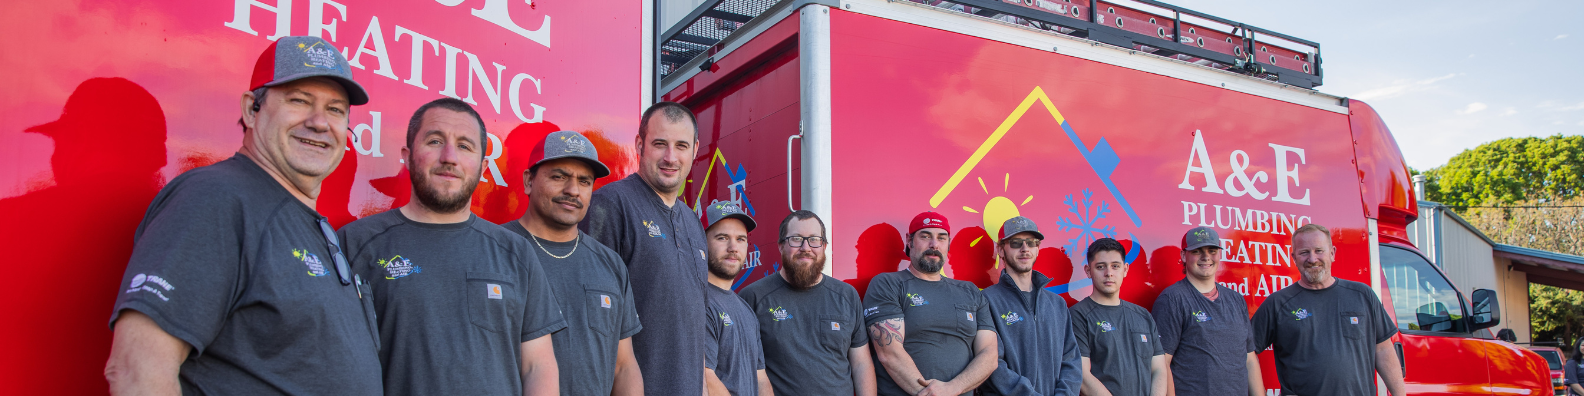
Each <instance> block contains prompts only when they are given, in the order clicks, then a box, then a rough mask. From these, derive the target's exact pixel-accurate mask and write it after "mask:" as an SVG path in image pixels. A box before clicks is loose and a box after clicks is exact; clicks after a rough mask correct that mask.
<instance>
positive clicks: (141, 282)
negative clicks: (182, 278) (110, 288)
mask: <svg viewBox="0 0 1584 396" xmlns="http://www.w3.org/2000/svg"><path fill="white" fill-rule="evenodd" d="M154 285H158V286H159V287H160V288H163V289H165V291H171V290H173V289H175V288H176V287H175V286H171V284H170V282H166V281H165V279H164V278H160V277H159V276H158V275H144V274H137V275H133V276H132V282H131V283H130V284H129V285H128V286H127V291H126V292H127V293H132V292H137V291H146V292H149V293H154V296H155V297H159V299H160V301H170V297H165V293H164V292H161V291H160V290H159V289H155V288H154Z"/></svg>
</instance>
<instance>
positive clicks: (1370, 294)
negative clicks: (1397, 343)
mask: <svg viewBox="0 0 1584 396" xmlns="http://www.w3.org/2000/svg"><path fill="white" fill-rule="evenodd" d="M1252 325H1253V327H1254V346H1255V348H1257V349H1261V350H1263V349H1264V348H1265V347H1266V346H1272V345H1274V346H1275V351H1274V352H1275V354H1276V378H1277V379H1280V380H1281V386H1282V392H1284V393H1283V394H1297V395H1303V396H1311V395H1315V396H1318V395H1366V394H1374V393H1375V345H1376V344H1379V343H1382V342H1385V341H1386V340H1389V339H1391V337H1392V335H1395V334H1397V324H1396V323H1395V322H1393V321H1392V319H1391V317H1389V316H1387V315H1386V309H1385V308H1384V307H1382V306H1381V302H1380V298H1378V297H1376V296H1375V292H1374V291H1373V290H1370V287H1369V285H1365V284H1363V283H1359V282H1354V281H1350V280H1346V279H1337V280H1336V283H1334V284H1332V285H1331V287H1328V288H1324V289H1320V290H1310V289H1305V288H1303V287H1302V286H1299V285H1292V286H1289V287H1286V288H1283V289H1281V290H1278V291H1276V292H1275V293H1271V296H1270V297H1267V298H1266V299H1265V302H1263V303H1260V307H1259V311H1256V312H1254V319H1253V321H1252Z"/></svg>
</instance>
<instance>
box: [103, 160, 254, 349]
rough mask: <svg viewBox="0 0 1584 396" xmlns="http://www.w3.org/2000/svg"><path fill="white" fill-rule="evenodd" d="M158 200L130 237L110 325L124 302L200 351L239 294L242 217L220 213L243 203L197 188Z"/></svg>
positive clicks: (212, 335)
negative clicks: (134, 238)
mask: <svg viewBox="0 0 1584 396" xmlns="http://www.w3.org/2000/svg"><path fill="white" fill-rule="evenodd" d="M155 204H156V205H158V207H156V208H154V209H152V210H151V211H150V212H151V213H149V215H148V216H147V217H146V218H147V220H145V221H144V225H143V227H142V228H141V229H140V230H139V232H138V235H137V237H136V240H135V241H134V242H133V243H134V244H135V245H134V247H133V250H132V257H131V260H130V261H128V263H127V269H126V274H125V275H124V276H123V279H122V280H121V286H122V288H121V289H120V290H121V292H120V293H118V298H117V301H116V305H115V311H114V312H112V313H111V317H110V325H111V327H112V328H114V327H115V321H116V320H117V319H119V317H120V313H121V311H122V310H127V309H130V310H134V311H138V312H140V313H142V314H144V315H147V316H148V317H149V318H151V319H153V320H154V323H155V324H157V325H159V327H160V329H162V330H164V331H165V332H166V333H168V334H170V335H171V336H173V337H176V338H177V339H180V340H182V341H184V342H186V343H187V344H189V345H192V347H193V353H194V355H201V354H203V352H204V348H205V347H207V346H208V345H209V344H210V343H211V342H213V341H214V339H215V337H217V336H218V335H219V334H220V330H221V327H222V326H223V325H224V322H225V319H226V316H227V314H228V313H229V312H230V311H231V306H233V305H234V304H235V302H236V299H237V296H238V294H239V291H238V290H237V285H238V284H239V283H240V282H239V281H238V279H239V277H240V276H241V267H240V263H242V261H243V260H242V257H241V256H242V249H241V240H242V235H241V234H239V233H238V232H239V230H241V229H242V227H243V225H242V224H238V223H239V222H238V216H227V215H223V214H230V213H237V212H241V211H242V209H241V208H239V207H237V206H238V205H237V204H236V202H234V201H232V200H231V199H230V198H229V197H226V196H217V195H209V194H206V193H205V192H200V191H193V190H192V189H178V190H175V191H174V192H172V193H171V194H170V195H169V196H167V197H165V199H163V200H156V201H155Z"/></svg>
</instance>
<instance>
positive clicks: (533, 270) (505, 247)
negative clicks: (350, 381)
mask: <svg viewBox="0 0 1584 396" xmlns="http://www.w3.org/2000/svg"><path fill="white" fill-rule="evenodd" d="M340 233H341V235H342V239H343V240H345V241H346V246H347V248H348V249H347V253H348V256H349V260H350V261H351V265H352V267H353V268H354V271H356V272H358V273H359V274H362V276H363V278H364V279H367V280H369V282H370V283H371V285H372V286H373V287H372V289H373V298H374V307H375V309H376V311H378V314H379V330H380V340H381V342H382V343H383V345H382V348H380V361H381V362H382V363H384V370H385V392H386V394H387V395H463V394H466V395H504V394H511V395H519V394H522V374H521V372H522V370H521V368H522V364H521V362H522V359H523V356H522V343H524V342H528V341H532V340H534V339H538V338H540V337H544V336H548V335H550V333H553V332H556V331H560V330H561V329H563V328H565V327H566V321H565V320H563V319H562V317H561V309H560V307H559V305H558V304H557V303H556V300H555V297H554V295H553V294H552V293H551V290H550V284H549V283H548V281H547V280H546V277H545V275H544V271H543V270H542V269H541V268H540V265H539V260H538V258H537V256H535V255H534V254H533V251H531V250H529V249H532V247H529V246H528V241H526V240H523V238H522V237H519V236H517V235H514V234H512V233H510V232H508V231H506V230H505V229H502V228H501V227H500V226H497V225H495V224H491V223H489V222H487V221H484V220H482V219H479V218H478V216H470V217H469V218H468V220H466V221H463V222H461V223H452V224H430V223H420V222H416V221H412V220H410V219H408V218H406V217H405V216H403V215H402V214H401V210H400V209H392V210H389V211H386V212H384V213H380V214H376V215H373V216H369V217H366V218H363V219H361V220H358V221H354V222H352V223H351V224H347V225H346V227H342V228H341V231H340Z"/></svg>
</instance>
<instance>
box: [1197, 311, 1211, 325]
mask: <svg viewBox="0 0 1584 396" xmlns="http://www.w3.org/2000/svg"><path fill="white" fill-rule="evenodd" d="M1193 317H1194V320H1196V321H1198V322H1200V323H1204V322H1209V321H1210V315H1206V314H1205V313H1204V311H1194V313H1193Z"/></svg>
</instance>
